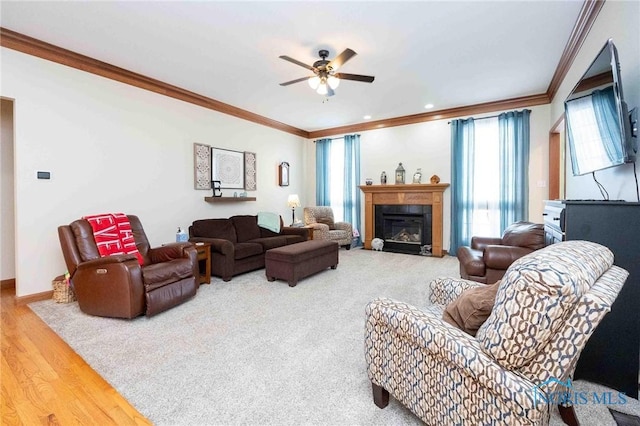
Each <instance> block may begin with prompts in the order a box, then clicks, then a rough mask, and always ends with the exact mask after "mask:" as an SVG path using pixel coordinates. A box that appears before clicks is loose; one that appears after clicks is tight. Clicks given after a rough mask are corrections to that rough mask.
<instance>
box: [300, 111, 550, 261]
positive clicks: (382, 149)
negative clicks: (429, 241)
mask: <svg viewBox="0 0 640 426" xmlns="http://www.w3.org/2000/svg"><path fill="white" fill-rule="evenodd" d="M521 109H522V108H521ZM529 109H531V117H530V124H531V145H530V150H531V154H530V160H529V218H528V219H529V220H531V221H534V222H541V221H542V210H543V208H544V205H543V200H545V199H546V198H547V196H548V193H549V188H548V182H547V176H548V173H549V164H548V156H549V127H550V126H551V124H550V122H549V106H548V105H542V106H535V107H532V108H529ZM500 112H501V111H500ZM488 115H494V113H490V114H479V115H477V116H475V117H477V118H480V117H484V116H488ZM461 118H462V117H461ZM448 121H449V120H438V121H429V122H425V123H419V124H412V125H407V126H398V127H389V128H383V129H378V130H370V131H366V132H362V133H360V135H361V138H360V143H361V145H360V155H361V161H360V166H361V173H360V176H361V178H362V182H361V183H360V184H361V185H364V180H365V179H366V178H368V177H370V178H372V179H373V182H374V183H375V184H379V183H380V174H381V173H382V171H386V172H387V177H388V180H387V181H388V183H389V184H392V183H393V182H394V181H395V180H394V179H395V170H396V168H397V167H398V163H400V162H402V166H403V167H404V168H405V170H406V176H407V178H406V179H407V180H406V181H407V182H411V178H412V176H413V173H414V172H415V171H416V170H417V169H418V167H420V168H421V169H422V176H423V178H422V182H423V183H429V179H430V178H431V176H432V175H438V176H439V177H440V182H441V183H449V184H450V183H451V131H450V128H449V124H448ZM306 146H307V150H306V151H307V153H306V164H307V167H308V168H311V169H314V170H315V144H314V143H313V142H312V141H309V142H308V143H307V144H306ZM540 181H542V182H544V186H543V187H539V186H538V183H539V182H540ZM542 182H540V183H542ZM314 185H315V181H313V180H312V179H310V180H309V181H308V186H307V188H306V190H307V193H308V194H314V193H315V186H314ZM363 199H364V197H363ZM443 210H444V211H443V215H444V221H443V222H444V223H443V247H444V248H445V249H448V248H449V245H450V234H451V190H450V189H447V190H446V191H445V193H444V207H443ZM361 221H362V224H363V227H364V213H363V215H362V218H361ZM360 231H361V232H362V233H363V234H364V230H363V229H361V230H360Z"/></svg>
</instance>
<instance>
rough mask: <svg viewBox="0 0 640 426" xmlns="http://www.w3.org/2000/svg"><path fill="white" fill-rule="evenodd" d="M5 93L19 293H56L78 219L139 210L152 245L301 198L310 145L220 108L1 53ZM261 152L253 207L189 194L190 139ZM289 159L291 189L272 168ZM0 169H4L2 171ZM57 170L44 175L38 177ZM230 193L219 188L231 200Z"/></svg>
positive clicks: (284, 212) (283, 208) (203, 193)
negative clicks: (9, 105)
mask: <svg viewBox="0 0 640 426" xmlns="http://www.w3.org/2000/svg"><path fill="white" fill-rule="evenodd" d="M0 52H1V55H2V57H1V59H2V77H1V81H0V82H1V86H0V87H1V88H2V93H1V95H2V96H5V97H9V98H12V99H15V184H16V198H15V209H16V210H15V214H16V236H17V238H16V251H15V256H16V271H15V277H16V295H17V296H19V297H20V296H25V295H29V294H34V293H39V292H44V291H48V290H51V280H52V278H54V277H55V276H57V275H59V274H62V273H63V272H64V271H65V269H66V267H65V264H64V261H63V258H62V253H61V250H60V245H59V242H58V236H57V227H58V226H59V225H62V224H68V223H70V222H71V221H73V220H75V219H77V218H80V217H81V216H83V215H88V214H95V213H103V212H116V211H122V212H125V213H128V214H136V215H138V216H139V217H140V219H141V221H142V224H143V226H144V227H145V231H146V233H147V235H148V237H149V240H150V243H151V244H152V245H154V246H155V245H160V244H162V243H166V242H171V241H175V232H176V229H177V228H178V226H181V227H183V228H186V227H187V226H188V225H190V224H191V223H192V222H193V220H196V219H202V218H211V217H228V216H231V215H233V214H256V213H257V212H258V211H261V210H267V211H274V212H277V213H280V214H282V215H283V217H284V218H285V221H286V219H287V218H288V217H290V215H291V210H290V209H289V208H288V207H287V196H288V195H289V194H291V193H298V194H299V195H300V197H301V201H302V203H307V200H306V199H305V193H304V191H303V189H304V188H305V182H304V178H305V173H303V170H302V165H303V162H302V159H303V148H304V142H305V140H304V139H302V138H300V137H297V136H293V135H290V134H287V133H283V132H280V131H277V130H273V129H270V128H268V127H265V126H260V125H257V124H254V123H250V122H248V121H245V120H240V119H237V118H234V117H231V116H228V115H224V114H220V113H218V112H215V111H211V110H207V109H204V108H201V107H198V106H195V105H191V104H188V103H185V102H181V101H177V100H174V99H171V98H168V97H165V96H161V95H158V94H155V93H151V92H148V91H145V90H142V89H138V88H135V87H132V86H128V85H125V84H121V83H118V82H115V81H112V80H109V79H105V78H102V77H99V76H96V75H93V74H89V73H85V72H82V71H78V70H75V69H72V68H68V67H65V66H63V65H59V64H55V63H52V62H48V61H45V60H42V59H38V58H36V57H33V56H29V55H25V54H22V53H19V52H16V51H13V50H10V49H5V48H2V50H1V51H0ZM194 142H198V143H204V144H208V145H211V146H215V147H219V148H227V149H232V150H236V151H251V152H255V153H257V188H258V190H257V191H254V192H250V193H249V195H250V196H255V197H257V201H256V202H242V203H238V202H235V203H229V204H210V203H207V202H205V201H204V197H205V196H208V195H211V191H203V190H200V191H198V190H194V189H193V188H194V183H193V175H194V171H193V143H194ZM281 161H288V162H289V163H290V164H291V170H290V172H291V186H289V187H279V186H278V184H277V165H278V164H279V163H280V162H281ZM3 170H4V167H3ZM39 170H42V171H49V172H51V180H37V179H36V172H37V171H39ZM232 192H233V191H229V190H223V194H225V195H231V194H232Z"/></svg>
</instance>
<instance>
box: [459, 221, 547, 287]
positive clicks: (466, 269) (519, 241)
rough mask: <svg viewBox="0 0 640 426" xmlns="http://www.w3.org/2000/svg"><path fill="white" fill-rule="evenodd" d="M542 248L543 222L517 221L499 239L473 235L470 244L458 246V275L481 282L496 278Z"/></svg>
mask: <svg viewBox="0 0 640 426" xmlns="http://www.w3.org/2000/svg"><path fill="white" fill-rule="evenodd" d="M542 247H544V225H543V224H540V223H531V222H516V223H513V224H511V225H509V227H507V229H505V230H504V232H503V233H502V237H500V238H492V237H472V238H471V247H468V246H463V247H459V248H458V253H457V255H458V260H459V261H460V276H461V277H462V278H464V279H467V280H473V281H477V282H479V283H484V284H493V283H495V282H496V281H498V280H499V279H500V278H502V276H503V275H504V273H505V272H506V270H507V268H509V266H510V265H511V264H512V263H513V262H514V261H515V260H516V259H519V258H521V257H522V256H524V255H525V254H529V253H531V252H532V251H534V250H538V249H541V248H542Z"/></svg>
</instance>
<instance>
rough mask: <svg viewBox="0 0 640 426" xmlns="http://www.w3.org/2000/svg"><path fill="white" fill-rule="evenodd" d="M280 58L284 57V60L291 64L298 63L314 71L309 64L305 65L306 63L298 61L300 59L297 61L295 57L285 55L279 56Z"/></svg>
mask: <svg viewBox="0 0 640 426" xmlns="http://www.w3.org/2000/svg"><path fill="white" fill-rule="evenodd" d="M280 59H284V60H285V61H289V62H291V63H292V64H296V65H300V66H301V67H303V68H306V69H308V70H311V71H315V70H314V68H313V67H312V66H311V65H307V64H305V63H303V62H300V61H298V60H296V59H293V58H290V57H289V56H287V55H282V56H280Z"/></svg>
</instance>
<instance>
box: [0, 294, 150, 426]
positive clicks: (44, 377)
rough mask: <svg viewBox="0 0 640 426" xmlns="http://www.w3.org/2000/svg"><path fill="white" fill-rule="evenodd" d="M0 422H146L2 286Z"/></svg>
mask: <svg viewBox="0 0 640 426" xmlns="http://www.w3.org/2000/svg"><path fill="white" fill-rule="evenodd" d="M0 298H1V302H2V304H1V311H2V321H1V328H2V357H1V358H0V362H1V364H0V382H1V387H2V392H1V394H0V414H1V417H0V424H2V425H41V424H42V425H44V424H52V425H57V424H61V425H70V424H83V425H92V424H95V425H110V424H113V425H150V424H151V422H150V421H149V420H148V419H146V418H145V417H144V416H143V415H142V414H140V413H139V412H138V411H137V410H136V409H135V408H134V407H133V406H132V405H131V404H129V402H127V400H125V399H124V398H123V397H122V396H121V395H120V394H119V393H118V392H117V391H116V390H115V389H114V388H113V387H112V386H111V385H110V384H109V383H107V382H106V381H105V380H104V379H103V378H102V377H100V376H99V375H98V373H96V372H95V371H94V370H93V369H92V368H91V367H90V366H89V365H88V364H87V363H86V362H85V361H84V360H83V359H82V358H81V357H80V356H79V355H78V354H76V353H75V352H74V351H73V349H71V348H70V347H69V346H68V345H67V344H66V343H65V342H64V341H63V340H62V339H61V338H60V337H58V335H57V334H56V333H54V332H53V331H52V330H51V329H50V328H49V327H48V326H47V325H46V324H45V323H44V322H43V321H42V320H41V319H40V318H39V317H38V316H37V315H36V314H34V313H33V312H32V311H31V309H29V308H28V307H27V306H19V305H15V303H14V298H15V290H14V289H13V288H10V289H7V288H3V289H2V290H1V295H0Z"/></svg>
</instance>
